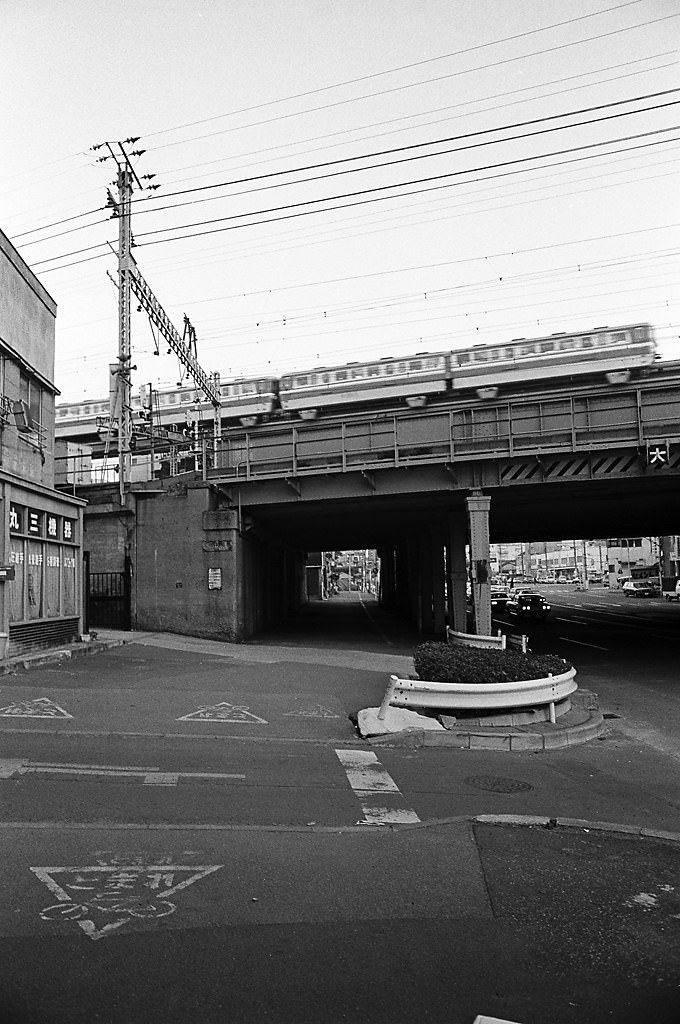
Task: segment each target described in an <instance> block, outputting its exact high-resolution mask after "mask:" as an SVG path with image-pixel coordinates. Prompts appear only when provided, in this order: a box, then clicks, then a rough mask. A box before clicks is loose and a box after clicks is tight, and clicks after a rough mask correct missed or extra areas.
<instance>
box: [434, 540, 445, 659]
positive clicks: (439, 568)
mask: <svg viewBox="0 0 680 1024" xmlns="http://www.w3.org/2000/svg"><path fill="white" fill-rule="evenodd" d="M430 555H431V558H432V572H431V576H432V581H431V582H432V630H433V632H434V633H435V635H436V636H439V637H441V638H442V639H444V638H445V635H446V600H445V599H446V581H445V573H444V538H443V535H442V529H441V527H440V526H434V527H432V529H431V530H430Z"/></svg>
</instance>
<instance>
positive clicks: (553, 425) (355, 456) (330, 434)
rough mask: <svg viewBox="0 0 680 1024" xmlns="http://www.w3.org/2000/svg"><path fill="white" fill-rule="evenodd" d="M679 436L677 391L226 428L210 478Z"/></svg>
mask: <svg viewBox="0 0 680 1024" xmlns="http://www.w3.org/2000/svg"><path fill="white" fill-rule="evenodd" d="M660 439H663V440H680V385H673V386H663V387H659V386H656V387H652V386H649V387H645V385H644V383H643V384H640V385H638V386H636V387H628V388H625V389H621V390H618V389H616V390H615V389H608V390H603V391H602V392H597V393H591V394H572V395H569V394H566V395H564V396H563V397H548V398H526V399H518V400H514V401H501V402H489V403H484V404H480V403H477V404H476V405H470V406H461V405H460V404H457V405H455V406H452V407H450V408H444V409H442V408H441V407H438V408H432V409H426V410H422V411H418V412H417V413H414V412H412V411H411V410H406V409H405V410H404V412H403V413H399V414H394V413H392V414H383V415H381V414H377V415H375V414H374V415H371V416H365V417H362V416H356V415H354V416H351V417H348V418H347V419H345V420H340V419H333V420H328V421H326V422H324V420H323V419H319V420H315V421H308V422H299V421H280V422H278V423H276V424H269V425H260V426H258V427H256V428H254V429H253V430H248V431H228V432H226V434H225V436H224V437H223V439H222V441H221V442H220V443H219V444H218V447H217V450H216V452H215V459H214V468H213V469H212V470H210V471H209V475H219V476H221V477H234V478H238V479H247V480H249V479H254V478H259V477H278V476H298V475H301V474H307V473H318V472H348V471H351V470H356V469H374V468H389V467H399V466H409V465H417V464H424V463H435V462H454V461H460V460H471V459H478V458H480V457H484V458H502V457H512V456H516V455H523V454H529V453H542V452H554V453H564V452H578V451H584V452H586V451H592V450H596V449H603V450H604V449H608V448H610V447H614V446H618V445H623V446H625V445H631V446H641V445H644V444H645V443H646V442H648V441H655V440H656V441H658V440H660Z"/></svg>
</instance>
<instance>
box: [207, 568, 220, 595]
mask: <svg viewBox="0 0 680 1024" xmlns="http://www.w3.org/2000/svg"><path fill="white" fill-rule="evenodd" d="M221 589H222V570H221V569H208V590H221Z"/></svg>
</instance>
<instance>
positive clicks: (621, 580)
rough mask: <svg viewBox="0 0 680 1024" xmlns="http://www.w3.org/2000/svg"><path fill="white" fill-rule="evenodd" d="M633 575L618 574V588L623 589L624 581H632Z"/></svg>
mask: <svg viewBox="0 0 680 1024" xmlns="http://www.w3.org/2000/svg"><path fill="white" fill-rule="evenodd" d="M632 579H633V577H632V576H617V577H616V588H617V590H623V585H624V583H631V582H632Z"/></svg>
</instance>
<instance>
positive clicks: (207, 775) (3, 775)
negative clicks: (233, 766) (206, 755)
mask: <svg viewBox="0 0 680 1024" xmlns="http://www.w3.org/2000/svg"><path fill="white" fill-rule="evenodd" d="M18 775H97V776H105V777H107V778H134V777H136V776H141V777H142V779H143V782H144V785H145V786H176V785H177V783H178V781H179V779H221V780H222V779H237V780H244V779H245V775H240V774H239V775H236V774H225V773H224V772H162V771H161V770H160V769H159V768H140V767H139V765H108V764H57V763H56V762H53V761H50V762H44V761H28V760H26V759H22V758H9V759H7V758H3V759H0V779H11V778H14V777H15V776H18Z"/></svg>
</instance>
